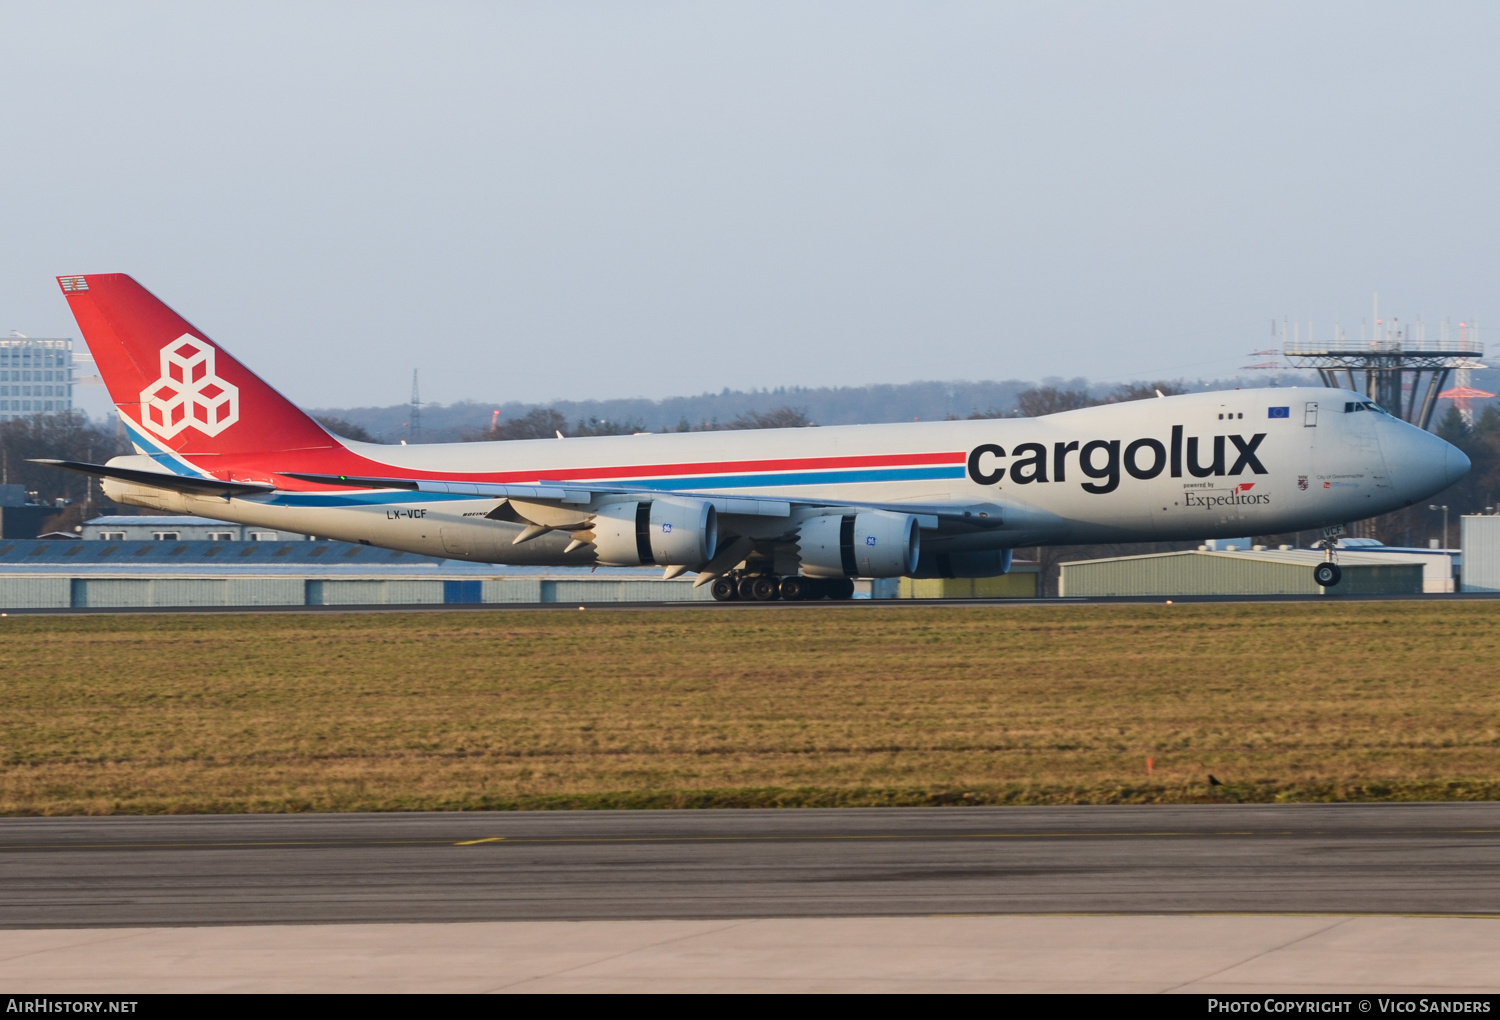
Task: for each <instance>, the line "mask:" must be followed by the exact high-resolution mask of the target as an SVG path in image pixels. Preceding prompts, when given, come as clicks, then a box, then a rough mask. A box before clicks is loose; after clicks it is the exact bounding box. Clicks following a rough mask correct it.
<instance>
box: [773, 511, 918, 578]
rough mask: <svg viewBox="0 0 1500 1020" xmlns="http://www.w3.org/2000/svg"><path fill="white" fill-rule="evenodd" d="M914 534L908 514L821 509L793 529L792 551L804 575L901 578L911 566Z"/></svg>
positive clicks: (915, 555)
mask: <svg viewBox="0 0 1500 1020" xmlns="http://www.w3.org/2000/svg"><path fill="white" fill-rule="evenodd" d="M919 535H920V533H919V531H918V528H917V519H916V518H915V517H913V516H912V515H911V514H897V513H891V512H890V511H888V510H867V511H865V512H864V513H859V514H827V515H825V516H823V517H814V518H812V519H811V520H809V521H807V522H806V523H804V524H803V525H802V527H801V528H799V529H798V531H797V554H798V555H799V556H800V557H801V559H802V572H803V573H804V574H806V575H807V576H808V577H904V576H907V575H909V574H910V573H911V572H912V571H913V570H915V569H917V559H918V555H919V553H920V552H921V539H920V537H919Z"/></svg>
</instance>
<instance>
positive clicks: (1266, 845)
mask: <svg viewBox="0 0 1500 1020" xmlns="http://www.w3.org/2000/svg"><path fill="white" fill-rule="evenodd" d="M1219 912H1229V913H1265V914H1270V913H1326V914H1345V915H1350V914H1446V915H1500V804H1491V803H1444V804H1337V805H1212V804H1209V805H1190V806H1162V807H1152V806H1118V807H1116V806H1111V807H1049V808H983V807H972V808H918V809H866V810H859V809H844V810H827V811H825V810H798V809H791V810H766V811H760V810H754V811H750V810H746V811H733V810H731V811H582V812H562V811H559V812H515V813H447V814H387V815H369V814H366V815H352V814H351V815H240V816H187V817H151V818H135V817H103V818H7V819H0V928H10V929H42V928H66V927H77V928H99V927H170V926H180V925H194V926H196V925H268V924H293V925H296V924H349V923H365V924H369V923H389V922H455V921H460V922H475V921H540V920H620V919H642V920H644V919H679V920H688V919H716V918H796V917H825V918H826V917H859V916H869V917H875V916H887V917H889V916H900V915H907V916H910V915H933V914H1051V913H1113V914H1119V913H1138V914H1157V915H1160V914H1184V913H1219Z"/></svg>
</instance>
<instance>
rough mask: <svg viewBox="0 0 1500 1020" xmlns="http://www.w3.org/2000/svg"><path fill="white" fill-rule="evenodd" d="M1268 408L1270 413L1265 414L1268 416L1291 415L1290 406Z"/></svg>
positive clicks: (1288, 416)
mask: <svg viewBox="0 0 1500 1020" xmlns="http://www.w3.org/2000/svg"><path fill="white" fill-rule="evenodd" d="M1269 410H1270V412H1271V413H1270V414H1268V415H1266V417H1268V418H1290V417H1291V416H1292V409H1291V408H1290V407H1273V408H1270V409H1269Z"/></svg>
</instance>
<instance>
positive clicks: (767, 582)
mask: <svg viewBox="0 0 1500 1020" xmlns="http://www.w3.org/2000/svg"><path fill="white" fill-rule="evenodd" d="M750 597H751V598H753V599H755V601H757V602H774V601H775V600H776V599H779V598H781V585H780V583H779V582H778V581H777V580H776V578H775V577H772V576H771V575H770V574H761V575H759V576H757V577H752V578H751V579H750Z"/></svg>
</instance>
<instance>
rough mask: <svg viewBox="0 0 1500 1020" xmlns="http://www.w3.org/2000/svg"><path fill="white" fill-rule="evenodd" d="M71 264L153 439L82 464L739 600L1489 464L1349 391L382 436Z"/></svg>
mask: <svg viewBox="0 0 1500 1020" xmlns="http://www.w3.org/2000/svg"><path fill="white" fill-rule="evenodd" d="M60 282H61V283H62V286H63V289H64V292H65V293H66V294H67V296H68V300H69V303H70V305H71V306H72V308H73V311H74V314H75V316H76V317H77V318H78V321H79V324H80V328H81V329H82V330H83V334H84V336H85V338H86V339H87V341H88V343H89V347H90V350H91V351H92V352H93V353H94V356H95V360H96V361H97V362H98V364H99V366H100V370H101V374H102V375H103V377H104V380H105V382H106V384H107V385H108V386H109V389H110V393H111V396H112V397H113V398H114V400H115V403H116V406H117V408H118V411H119V414H120V416H121V419H122V421H123V422H124V424H125V426H126V428H127V429H128V430H129V435H130V438H131V441H132V443H133V444H134V446H135V448H136V450H137V453H136V455H134V456H130V457H120V458H115V459H114V460H111V461H110V462H109V464H108V465H79V464H66V465H60V466H66V467H70V468H72V469H74V470H85V471H88V472H89V473H93V474H96V475H99V476H101V477H102V478H103V484H104V486H105V491H106V492H107V493H108V494H109V495H110V497H111V498H113V499H116V500H117V501H120V502H124V503H131V504H136V505H141V506H148V507H152V508H155V509H163V510H177V511H184V512H191V513H195V514H200V515H203V516H206V517H213V518H218V519H221V520H227V521H235V522H238V523H244V524H251V525H260V526H265V527H269V528H274V529H276V530H282V531H292V532H301V533H305V534H314V535H318V536H324V537H329V538H337V539H343V540H346V541H352V542H366V543H369V544H372V545H378V546H384V547H388V548H392V549H401V550H406V551H410V552H414V553H422V554H426V555H433V556H446V557H453V558H458V559H467V560H477V561H481V562H488V563H509V564H543V565H546V564H555V565H574V564H591V563H592V564H602V565H617V566H637V565H641V564H655V565H658V566H661V567H663V568H665V570H666V572H667V574H668V575H675V574H681V573H685V572H696V573H697V574H698V575H699V579H700V580H702V581H709V580H714V581H715V594H716V595H719V596H720V597H736V596H739V595H741V594H745V595H747V597H777V596H778V595H781V596H784V597H788V598H802V597H813V596H815V595H817V594H833V595H838V594H839V593H841V592H844V591H847V581H848V580H849V579H850V578H853V577H882V576H886V577H890V576H907V575H910V576H988V575H991V574H998V573H1002V572H1004V570H1005V569H1007V568H1008V565H1009V562H1010V550H1012V549H1015V548H1016V547H1020V546H1035V545H1049V544H1062V543H1068V544H1080V543H1092V542H1131V541H1151V540H1182V539H1187V540H1191V539H1203V538H1213V537H1229V536H1239V535H1258V534H1276V533H1286V532H1294V531H1308V530H1313V529H1318V528H1322V527H1326V526H1330V525H1337V524H1341V523H1344V522H1347V521H1351V520H1355V519H1359V518H1364V517H1370V516H1373V515H1375V514H1380V513H1385V512H1388V511H1391V510H1395V509H1399V508H1401V507H1404V506H1409V505H1411V504H1412V503H1414V502H1417V501H1418V500H1422V499H1425V498H1427V497H1428V496H1430V495H1432V494H1433V493H1436V492H1438V491H1440V490H1442V489H1443V488H1446V487H1447V486H1448V485H1450V484H1452V483H1453V482H1454V481H1456V480H1457V479H1458V478H1460V477H1462V475H1463V474H1464V473H1465V472H1466V471H1467V470H1468V466H1469V464H1468V460H1467V458H1466V457H1465V456H1464V455H1463V454H1462V453H1461V452H1460V451H1459V450H1457V449H1456V448H1454V447H1453V446H1451V445H1449V444H1448V443H1446V442H1444V441H1443V440H1441V439H1439V438H1438V437H1436V436H1434V435H1432V434H1430V433H1428V432H1425V431H1423V430H1421V429H1418V428H1416V427H1414V426H1412V425H1409V424H1407V423H1406V422H1403V421H1400V420H1399V419H1397V418H1395V417H1393V416H1391V415H1390V414H1387V413H1385V412H1384V411H1382V410H1381V409H1380V408H1379V407H1377V406H1376V405H1375V404H1373V403H1372V402H1371V401H1370V400H1369V399H1368V398H1366V397H1364V396H1361V395H1359V394H1356V393H1353V392H1350V391H1347V390H1339V389H1325V388H1280V389H1274V388H1273V389H1253V390H1233V391H1219V392H1207V393H1195V394H1187V395H1180V396H1170V397H1160V398H1156V399H1147V400H1139V401H1132V402H1126V403H1117V404H1108V405H1103V406H1099V407H1091V408H1084V409H1080V410H1076V411H1068V412H1064V413H1060V414H1053V415H1048V416H1045V417H1041V418H997V419H981V420H967V421H943V422H913V423H903V424H888V425H859V426H838V427H824V428H802V429H774V430H756V431H724V432H693V433H667V434H658V435H645V434H642V435H633V436H614V437H591V438H582V437H579V438H557V439H542V440H529V441H519V442H488V443H485V442H481V443H453V444H428V445H402V446H386V445H379V444H369V443H358V442H353V441H350V440H345V439H340V438H337V437H334V436H331V435H330V434H329V433H327V432H326V431H325V430H324V429H322V428H321V427H320V426H319V425H318V424H317V423H316V422H314V421H313V420H312V419H311V418H309V417H308V416H307V415H306V414H304V413H303V412H302V411H300V410H298V409H297V408H295V407H294V406H293V405H292V404H291V403H290V402H288V401H287V400H286V399H285V398H283V397H281V395H280V394H278V393H276V391H275V390H273V389H271V388H270V387H269V386H267V385H266V384H265V383H264V382H263V381H261V380H260V379H259V378H258V377H256V376H255V375H253V374H252V373H251V372H249V370H247V369H245V368H244V367H243V366H242V365H241V364H240V363H239V362H237V361H235V360H234V359H233V358H232V357H230V356H229V355H228V354H227V353H226V352H224V351H223V350H222V349H221V348H218V347H217V346H216V345H214V344H213V343H212V341H210V340H209V339H208V338H207V337H206V336H205V335H204V334H203V333H202V332H201V331H198V330H196V329H195V328H193V327H192V326H191V325H189V324H188V323H186V322H185V321H183V320H182V319H180V318H179V317H177V316H176V314H175V313H173V312H172V311H171V310H170V309H169V308H167V307H166V306H165V305H163V304H162V303H161V302H159V301H157V300H156V299H155V298H154V297H153V296H152V295H150V294H149V293H148V292H146V291H145V290H144V289H143V288H141V287H140V286H139V285H138V284H136V283H135V281H133V280H131V279H130V278H129V277H126V276H120V275H108V276H86V277H62V278H60ZM756 592H759V594H756Z"/></svg>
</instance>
